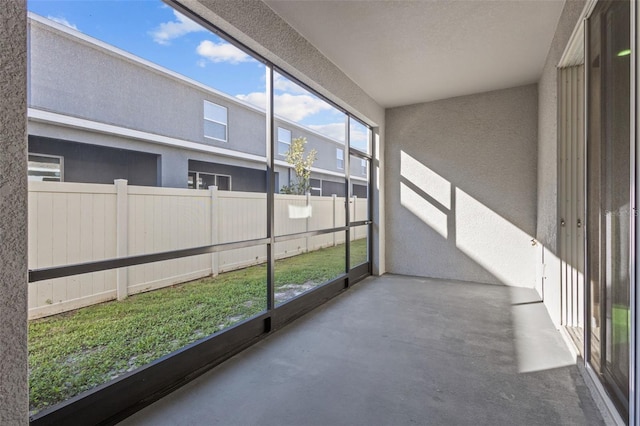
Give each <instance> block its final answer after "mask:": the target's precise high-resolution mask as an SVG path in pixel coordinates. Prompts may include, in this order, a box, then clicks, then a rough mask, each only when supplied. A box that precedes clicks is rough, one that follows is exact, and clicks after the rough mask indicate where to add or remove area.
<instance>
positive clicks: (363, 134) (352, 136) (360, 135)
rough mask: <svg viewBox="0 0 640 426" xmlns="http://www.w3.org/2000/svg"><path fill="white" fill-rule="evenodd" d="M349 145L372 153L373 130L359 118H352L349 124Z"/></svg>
mask: <svg viewBox="0 0 640 426" xmlns="http://www.w3.org/2000/svg"><path fill="white" fill-rule="evenodd" d="M349 145H350V147H351V148H355V149H357V150H360V151H362V152H365V153H367V154H371V131H370V130H369V127H367V126H365V125H364V124H362V123H361V122H359V121H358V120H356V119H354V118H351V120H350V126H349Z"/></svg>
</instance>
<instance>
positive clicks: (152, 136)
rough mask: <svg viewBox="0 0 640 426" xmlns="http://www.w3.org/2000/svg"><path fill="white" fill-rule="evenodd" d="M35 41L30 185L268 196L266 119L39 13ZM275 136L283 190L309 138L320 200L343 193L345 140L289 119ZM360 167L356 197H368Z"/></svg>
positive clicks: (32, 22) (33, 26)
mask: <svg viewBox="0 0 640 426" xmlns="http://www.w3.org/2000/svg"><path fill="white" fill-rule="evenodd" d="M29 43H30V46H29V48H30V52H31V57H30V61H29V94H28V103H29V175H30V179H38V180H50V181H51V180H54V181H68V182H90V183H105V184H106V183H113V181H114V180H115V179H127V180H128V181H129V183H130V184H132V185H145V186H164V187H175V188H197V189H206V188H207V187H209V186H211V185H217V186H218V188H219V189H221V190H234V191H250V192H265V191H266V170H265V161H266V124H265V112H264V111H261V110H260V109H259V108H256V107H255V106H253V105H251V104H249V103H247V102H244V101H242V100H239V99H237V98H234V97H232V96H229V95H227V94H224V93H222V92H219V91H217V90H215V89H213V88H210V87H208V86H206V85H204V84H201V83H198V82H196V81H194V80H191V79H189V78H187V77H184V76H182V75H180V74H177V73H175V72H173V71H170V70H167V69H165V68H162V67H160V66H158V65H155V64H153V63H151V62H149V61H146V60H144V59H141V58H139V57H136V56H134V55H132V54H130V53H127V52H125V51H122V50H120V49H118V48H116V47H113V46H111V45H108V44H106V43H104V42H101V41H99V40H96V39H94V38H92V37H89V36H87V35H85V34H82V33H80V32H78V31H75V30H73V29H70V28H68V27H65V26H63V25H60V24H57V23H55V22H52V21H50V20H48V19H45V18H42V17H40V16H38V15H35V14H30V15H29ZM168 99H170V100H172V102H171V103H167V100H168ZM274 128H275V129H276V137H277V140H276V159H275V164H276V167H275V172H276V182H275V184H276V191H279V188H281V187H282V186H283V185H287V184H289V183H290V181H291V178H292V176H293V171H292V170H291V168H290V167H289V165H288V163H286V161H285V160H284V153H285V152H286V151H287V149H288V148H289V145H290V143H291V140H292V139H294V138H297V137H305V138H306V139H307V141H308V144H307V148H308V149H312V148H315V149H316V150H317V151H318V155H317V160H316V162H315V163H314V167H313V173H312V179H311V186H312V188H313V189H312V194H313V195H331V194H336V195H338V196H344V195H345V184H344V164H345V161H344V160H345V157H344V156H345V152H344V151H345V146H344V143H343V142H340V141H337V140H334V139H331V138H329V137H327V136H324V135H322V134H320V133H318V132H316V131H314V130H312V129H310V128H307V127H304V126H301V125H299V124H296V123H294V122H292V121H290V120H287V119H284V118H281V117H279V118H277V119H276V120H275V123H274ZM357 161H360V160H356V163H355V164H353V165H352V167H351V179H352V194H353V195H356V196H358V197H366V196H367V184H366V182H367V170H366V164H364V162H363V164H360V163H357Z"/></svg>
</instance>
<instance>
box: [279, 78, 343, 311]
mask: <svg viewBox="0 0 640 426" xmlns="http://www.w3.org/2000/svg"><path fill="white" fill-rule="evenodd" d="M274 96H275V98H274V115H275V120H276V123H277V124H282V125H281V126H279V127H285V128H287V129H290V130H291V153H292V155H291V156H290V157H289V158H288V160H289V161H287V160H285V159H283V160H280V159H276V162H275V164H276V169H277V171H278V172H279V176H280V193H279V194H276V195H275V205H274V227H275V235H276V236H281V235H290V234H298V233H305V232H309V231H317V230H324V229H333V228H337V227H342V226H344V225H345V218H346V214H345V213H346V212H345V205H346V204H345V202H346V197H348V194H347V188H346V184H345V183H346V181H345V178H344V171H340V170H339V169H338V167H337V165H336V150H340V151H343V150H344V140H345V122H346V117H345V115H344V114H343V113H342V112H340V111H339V110H337V109H336V108H334V107H332V106H331V105H329V104H328V103H327V102H325V101H323V100H322V99H320V98H319V97H317V96H315V95H314V94H312V93H310V92H309V91H307V90H306V89H304V88H303V87H301V86H300V85H298V84H297V83H295V82H294V81H291V80H289V79H287V78H286V77H284V76H282V75H279V74H277V73H276V74H275V76H274ZM275 250H276V253H275V256H276V259H282V263H277V264H276V269H275V279H276V283H275V286H276V302H277V303H278V304H279V303H284V302H286V301H287V300H290V299H291V298H293V297H295V296H297V295H298V294H301V293H303V292H305V291H308V290H311V289H312V288H314V287H316V286H318V285H321V284H324V283H326V282H329V281H331V280H333V279H335V278H336V277H339V276H341V275H342V274H344V272H345V269H346V249H345V232H343V231H341V232H336V233H327V234H322V235H314V236H309V235H302V236H301V237H300V238H298V239H292V240H288V241H283V242H278V243H276V245H275ZM285 260H286V262H291V263H292V264H296V265H300V266H299V267H298V266H296V268H297V269H295V271H296V272H295V273H291V272H290V271H289V270H288V269H287V267H286V266H285V265H286V263H285ZM279 262H280V261H279Z"/></svg>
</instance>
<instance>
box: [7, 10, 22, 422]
mask: <svg viewBox="0 0 640 426" xmlns="http://www.w3.org/2000/svg"><path fill="white" fill-rule="evenodd" d="M26 29H27V25H26V5H25V1H24V0H6V1H3V2H2V7H0V40H2V42H0V58H2V60H1V61H0V93H2V96H1V97H0V354H1V356H0V424H1V425H23V424H24V425H26V424H27V423H28V412H29V396H28V386H27V155H26V154H27V128H26V126H27V120H26V111H27V105H26V100H27V55H26V53H27V49H26V46H27V31H26Z"/></svg>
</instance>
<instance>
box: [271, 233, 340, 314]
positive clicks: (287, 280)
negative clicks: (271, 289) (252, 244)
mask: <svg viewBox="0 0 640 426" xmlns="http://www.w3.org/2000/svg"><path fill="white" fill-rule="evenodd" d="M345 235H346V233H345V232H335V233H330V234H323V235H316V236H313V237H309V238H300V239H297V240H290V241H285V242H280V243H276V244H275V255H276V259H277V260H276V268H275V301H276V306H279V305H281V304H283V303H286V302H288V301H289V300H291V299H293V298H295V297H297V296H299V295H301V294H303V293H306V292H308V291H311V290H313V289H314V288H316V287H318V286H320V285H322V284H324V283H326V282H328V281H331V280H332V279H334V278H336V277H338V276H340V275H342V274H344V273H345V258H346V249H345Z"/></svg>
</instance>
